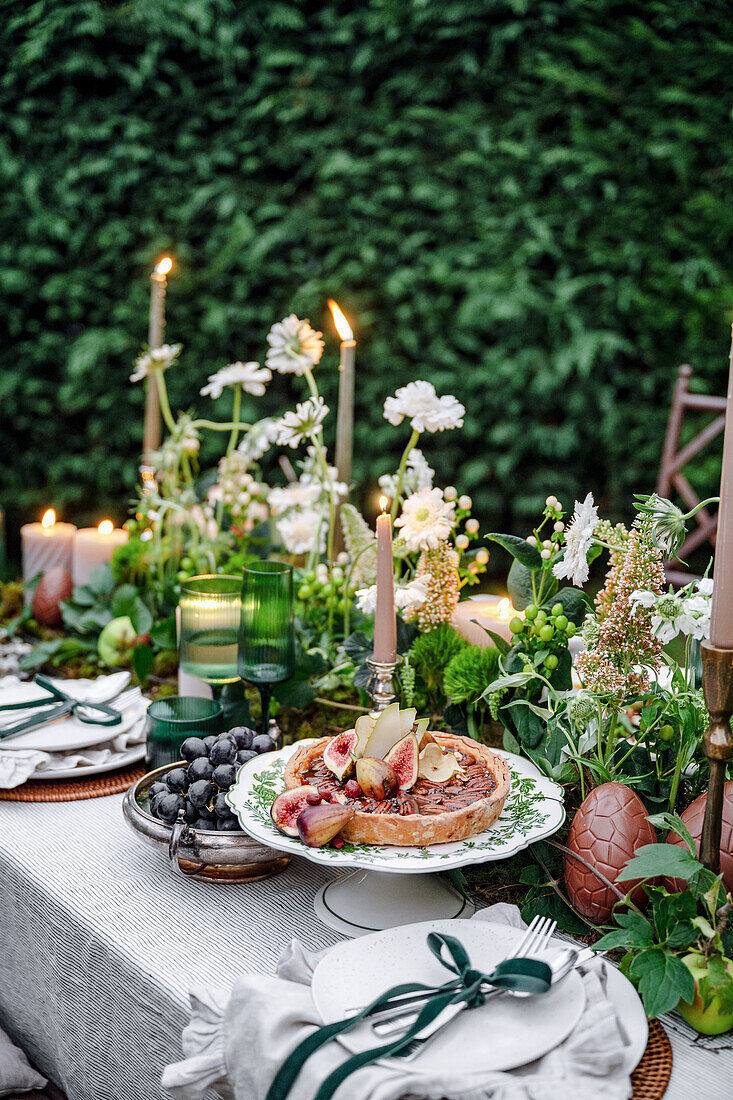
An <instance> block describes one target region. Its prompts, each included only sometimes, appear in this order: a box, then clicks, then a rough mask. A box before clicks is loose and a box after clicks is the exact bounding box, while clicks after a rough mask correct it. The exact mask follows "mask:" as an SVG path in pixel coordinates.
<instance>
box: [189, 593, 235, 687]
mask: <svg viewBox="0 0 733 1100" xmlns="http://www.w3.org/2000/svg"><path fill="white" fill-rule="evenodd" d="M241 592H242V582H241V580H240V579H239V577H228V576H224V575H220V574H211V575H209V576H203V577H191V578H190V580H187V581H186V582H185V583H184V584H183V585H182V586H181V598H180V600H179V607H180V609H181V640H180V645H179V660H180V664H181V668H182V669H183V671H184V672H187V673H188V674H189V676H197V677H198V678H199V680H205V681H206V682H207V683H208V684H212V685H214V686H216V687H219V686H220V685H221V684H231V683H233V682H234V681H235V680H238V679H239V673H238V672H237V631H238V629H239V616H240V610H241V600H242V596H241ZM214 694H215V696H216V697H217V698H218V694H217V692H216V691H215V693H214Z"/></svg>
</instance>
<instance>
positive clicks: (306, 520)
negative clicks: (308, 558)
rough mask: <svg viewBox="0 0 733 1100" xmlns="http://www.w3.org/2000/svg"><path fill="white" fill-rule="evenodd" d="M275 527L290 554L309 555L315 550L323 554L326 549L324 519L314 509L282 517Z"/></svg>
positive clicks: (301, 510)
mask: <svg viewBox="0 0 733 1100" xmlns="http://www.w3.org/2000/svg"><path fill="white" fill-rule="evenodd" d="M275 527H276V528H277V533H278V535H279V536H280V538H281V539H282V541H283V545H284V547H285V549H286V550H287V551H288V553H289V554H309V553H310V552H311V550H313V549H314V548H316V549H317V550H318V553H319V554H322V553H323V552H324V551H325V549H326V528H325V525H324V523H323V517H322V516H321V515H320V513H318V512H316V510H315V509H313V508H301V509H298V510H297V511H294V512H291V513H290V514H289V515H287V516H282V517H281V518H280V519H279V520H277V522H276V524H275ZM316 540H318V541H317V542H316Z"/></svg>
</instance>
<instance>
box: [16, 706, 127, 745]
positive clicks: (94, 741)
mask: <svg viewBox="0 0 733 1100" xmlns="http://www.w3.org/2000/svg"><path fill="white" fill-rule="evenodd" d="M8 701H10V700H8ZM110 705H112V706H113V705H114V701H113V702H112V703H111V704H110ZM147 709H148V700H147V699H144V698H143V697H142V695H139V696H138V697H137V698H133V700H132V702H131V703H130V704H129V705H128V706H126V707H125V709H124V710H123V712H122V721H121V722H120V723H119V725H117V726H97V725H90V724H89V723H88V722H80V721H79V719H78V718H75V717H74V716H73V715H70V716H69V717H68V718H63V719H61V720H60V721H58V722H52V723H51V724H50V725H47V726H39V727H38V729H34V730H28V732H27V733H19V734H18V735H17V736H15V737H11V738H10V740H8V741H3V740H2V739H1V738H0V752H2V750H3V748H8V749H39V750H40V751H41V752H72V751H73V750H74V749H83V748H88V747H89V746H90V745H99V744H101V743H102V742H103V741H112V740H113V739H114V738H115V737H119V735H120V734H121V733H126V732H127V730H129V729H130V727H131V726H132V725H133V724H134V723H135V722H136V721H138V720H139V719H140V718H141V717H142V716H143V715H144V714H145V712H146V711H147ZM19 720H20V719H19Z"/></svg>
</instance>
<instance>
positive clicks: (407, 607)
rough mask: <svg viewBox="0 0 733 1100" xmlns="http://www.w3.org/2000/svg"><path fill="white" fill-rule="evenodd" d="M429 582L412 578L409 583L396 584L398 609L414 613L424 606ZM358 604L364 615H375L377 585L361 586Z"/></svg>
mask: <svg viewBox="0 0 733 1100" xmlns="http://www.w3.org/2000/svg"><path fill="white" fill-rule="evenodd" d="M427 595H428V583H427V581H426V580H422V579H419V580H412V581H408V583H407V584H396V585H395V589H394V602H395V607H396V608H397V609H398V611H404V612H405V613H406V614H408V615H411V614H414V613H415V612H416V611H417V610H418V608H420V607H422V605H423V604H424V603H425V600H426V599H427ZM356 604H357V607H358V608H359V610H360V611H361V612H362V614H364V615H373V614H374V612H375V611H376V609H377V586H376V584H372V585H369V587H368V588H360V589H359V591H358V592H357V593H356Z"/></svg>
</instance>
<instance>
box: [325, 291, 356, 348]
mask: <svg viewBox="0 0 733 1100" xmlns="http://www.w3.org/2000/svg"><path fill="white" fill-rule="evenodd" d="M328 308H329V309H330V310H331V313H332V314H333V323H334V325H335V326H336V332H337V333H338V334H339V336H340V337H341V339H342V340H353V339H354V333H353V330H352V328H351V325H350V324H349V322H348V321H347V320H346V318H345V317H344V315H343V313H342V312H341V310H340V309H339V307H338V303H336V302H334V300H333V298H329V299H328Z"/></svg>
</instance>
